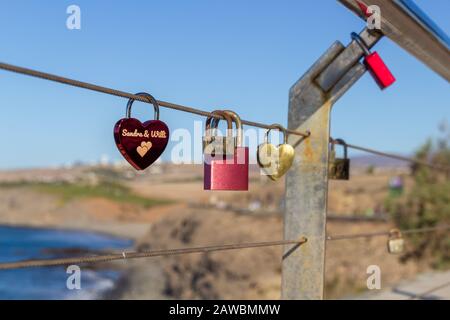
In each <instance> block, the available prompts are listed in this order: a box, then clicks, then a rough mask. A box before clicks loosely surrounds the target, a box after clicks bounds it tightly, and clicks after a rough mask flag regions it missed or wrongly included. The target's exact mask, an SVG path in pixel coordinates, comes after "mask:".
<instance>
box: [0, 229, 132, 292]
mask: <svg viewBox="0 0 450 320" xmlns="http://www.w3.org/2000/svg"><path fill="white" fill-rule="evenodd" d="M132 244H133V243H132V241H131V240H128V239H121V238H116V237H112V236H108V235H104V234H97V233H91V232H79V231H66V230H54V229H31V228H17V227H2V226H0V263H1V262H13V261H20V260H28V259H42V258H44V259H48V258H56V257H69V255H68V254H62V253H61V252H62V251H64V250H122V249H127V248H130V247H131V246H132ZM75 252H76V251H75ZM80 255H83V254H74V253H71V255H70V256H80ZM80 267H81V290H69V289H68V288H67V280H68V277H69V276H71V274H68V273H66V268H65V267H45V268H30V269H19V270H5V271H2V270H0V300H5V299H52V300H53V299H95V298H98V297H100V296H101V294H102V293H104V292H106V291H107V290H109V289H111V288H112V287H113V286H114V282H115V281H116V280H117V279H118V278H119V276H120V273H119V272H118V271H114V270H98V269H87V268H83V266H80Z"/></svg>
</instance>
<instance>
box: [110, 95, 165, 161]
mask: <svg viewBox="0 0 450 320" xmlns="http://www.w3.org/2000/svg"><path fill="white" fill-rule="evenodd" d="M136 95H138V96H142V97H145V98H146V99H147V100H148V102H150V103H151V104H153V108H154V111H155V119H154V120H149V121H146V122H144V123H142V122H141V121H139V120H138V119H135V118H131V108H132V106H133V103H134V101H135V99H130V100H128V104H127V110H126V118H123V119H121V120H119V121H118V122H117V123H116V125H115V126H114V140H115V142H116V145H117V148H118V149H119V151H120V153H121V154H122V155H123V157H124V158H125V159H126V160H127V161H128V162H129V163H130V164H131V165H132V166H133V167H134V168H135V169H136V170H144V169H145V168H147V167H149V166H150V165H151V164H153V163H154V162H155V161H156V160H157V159H158V158H159V157H160V156H161V154H162V153H163V152H164V150H165V148H166V146H167V143H168V142H169V128H168V127H167V125H166V124H165V123H164V122H162V121H160V120H159V105H158V102H157V101H156V99H155V98H153V96H152V95H150V94H148V93H145V92H141V93H137V94H136Z"/></svg>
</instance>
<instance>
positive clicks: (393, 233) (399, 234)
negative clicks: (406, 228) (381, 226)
mask: <svg viewBox="0 0 450 320" xmlns="http://www.w3.org/2000/svg"><path fill="white" fill-rule="evenodd" d="M394 237H395V239H400V238H402V237H403V236H402V232H401V231H400V229H397V228H394V229H391V230H390V231H389V238H394Z"/></svg>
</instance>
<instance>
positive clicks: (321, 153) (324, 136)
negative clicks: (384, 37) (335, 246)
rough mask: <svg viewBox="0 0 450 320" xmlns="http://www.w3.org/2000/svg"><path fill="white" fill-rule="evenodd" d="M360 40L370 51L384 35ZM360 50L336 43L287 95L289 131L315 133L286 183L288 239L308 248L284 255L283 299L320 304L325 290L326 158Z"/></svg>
mask: <svg viewBox="0 0 450 320" xmlns="http://www.w3.org/2000/svg"><path fill="white" fill-rule="evenodd" d="M360 35H361V37H362V38H363V39H364V41H365V42H366V43H367V46H368V47H372V46H373V45H374V44H375V43H376V42H377V41H378V40H379V39H380V38H381V34H371V33H369V32H368V31H367V30H363V32H361V34H360ZM362 56H363V51H362V49H361V48H360V47H359V45H358V44H357V43H356V42H354V41H352V42H351V43H350V45H349V46H348V47H344V45H342V43H340V42H335V43H334V44H333V45H332V46H331V47H330V48H329V49H328V50H327V51H326V52H325V54H324V55H322V57H320V58H319V60H317V62H316V63H315V64H314V65H313V66H312V67H311V68H310V69H309V70H308V71H307V72H306V73H305V74H304V75H303V77H302V78H301V79H300V80H298V81H297V83H295V84H294V85H293V86H292V88H291V89H290V93H289V114H288V118H289V123H288V126H289V129H293V130H300V131H306V130H310V131H311V136H310V137H309V138H307V139H304V140H303V141H302V143H298V141H297V140H298V138H295V137H293V136H290V137H289V142H290V144H292V145H294V146H296V158H295V161H294V164H293V166H292V169H291V170H290V171H289V173H288V174H287V177H286V195H285V213H284V238H285V239H298V238H299V237H300V236H305V237H306V238H308V239H309V241H308V243H307V244H306V245H304V246H301V247H300V248H298V250H295V251H293V252H290V251H289V253H287V252H286V253H285V255H284V257H283V269H282V298H283V299H322V298H323V287H324V271H325V270H324V265H325V241H326V230H325V228H326V214H327V196H328V153H329V138H330V113H331V108H332V106H333V104H334V103H335V102H336V101H337V100H338V99H339V98H340V97H341V96H342V95H343V94H344V93H345V92H346V91H347V90H348V89H349V88H350V87H351V86H352V85H353V84H354V83H355V82H356V81H357V80H358V79H359V78H360V77H361V76H362V75H363V74H364V73H365V71H366V68H365V66H364V65H362V64H361V63H359V62H358V61H359V60H360V59H361V57H362Z"/></svg>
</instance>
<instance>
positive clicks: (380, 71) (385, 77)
mask: <svg viewBox="0 0 450 320" xmlns="http://www.w3.org/2000/svg"><path fill="white" fill-rule="evenodd" d="M351 36H352V39H353V40H355V41H356V43H357V44H358V45H359V46H360V47H361V49H362V50H363V52H364V56H365V57H364V64H365V66H366V68H367V69H368V70H369V72H370V73H371V74H372V77H373V78H374V79H375V81H376V82H377V84H378V86H379V87H380V89H381V90H383V89H386V88H387V87H389V86H390V85H391V84H393V83H394V82H395V77H394V76H393V75H392V73H391V71H390V70H389V68H388V67H387V66H386V64H385V63H384V61H383V60H382V59H381V57H380V55H379V54H378V53H377V52H376V51H375V52H370V50H369V48H368V47H367V45H366V44H365V43H364V40H363V39H362V38H361V37H360V36H359V35H358V34H357V33H355V32H352V34H351Z"/></svg>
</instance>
